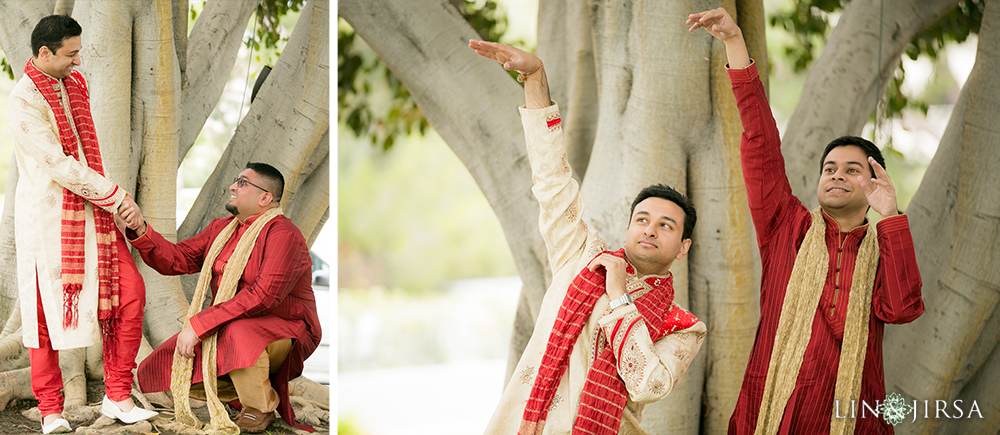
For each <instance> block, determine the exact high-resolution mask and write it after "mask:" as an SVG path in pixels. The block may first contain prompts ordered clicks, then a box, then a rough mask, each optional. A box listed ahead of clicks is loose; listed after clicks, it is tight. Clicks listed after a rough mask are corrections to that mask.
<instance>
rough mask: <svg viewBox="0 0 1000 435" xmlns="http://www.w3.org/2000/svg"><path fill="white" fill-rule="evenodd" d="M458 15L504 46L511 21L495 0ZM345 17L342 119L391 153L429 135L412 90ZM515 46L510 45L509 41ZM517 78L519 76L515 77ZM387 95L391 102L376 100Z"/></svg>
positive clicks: (471, 3) (474, 1)
mask: <svg viewBox="0 0 1000 435" xmlns="http://www.w3.org/2000/svg"><path fill="white" fill-rule="evenodd" d="M460 1H461V3H460V5H459V6H458V11H459V12H460V13H461V14H462V16H463V17H464V18H465V20H466V21H468V22H469V25H470V26H472V28H473V29H474V30H475V31H476V32H477V33H478V34H479V36H480V37H481V38H482V39H483V40H486V41H499V40H500V38H501V36H503V34H504V32H506V30H507V17H506V14H505V13H504V11H503V10H502V9H501V8H500V7H499V6H498V5H497V3H496V2H495V1H494V0H460ZM356 36H357V34H356V33H355V32H354V29H353V28H351V26H350V24H348V23H347V22H346V21H344V19H343V18H338V20H337V102H338V111H337V117H338V120H339V121H341V122H343V123H344V124H345V125H346V126H347V127H348V128H350V129H351V131H352V132H354V135H355V136H357V137H366V138H369V139H370V140H371V143H372V144H373V145H377V146H380V147H381V148H382V149H385V150H388V149H389V148H391V147H392V145H393V144H394V143H395V141H396V139H397V138H398V137H401V136H406V135H410V134H413V133H419V134H421V135H422V134H424V132H425V131H426V130H427V127H428V124H427V119H426V118H424V115H423V113H421V112H420V109H419V108H418V107H417V104H416V103H415V102H414V101H413V98H412V97H411V96H410V92H409V91H408V90H407V89H406V86H403V84H402V83H401V82H400V81H399V80H398V79H396V77H395V76H393V75H392V72H391V71H389V69H388V68H387V67H386V66H385V64H384V63H382V61H381V60H379V59H378V58H377V57H376V56H375V53H373V52H372V51H371V49H370V48H368V46H367V45H366V44H365V43H364V41H362V40H361V38H357V37H356ZM508 42H510V41H508ZM511 76H512V77H513V76H514V74H512V75H511ZM376 90H387V91H388V92H387V93H388V96H389V97H388V98H387V99H381V100H380V99H378V98H374V99H373V98H372V97H371V94H372V93H373V91H376Z"/></svg>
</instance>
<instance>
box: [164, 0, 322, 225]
mask: <svg viewBox="0 0 1000 435" xmlns="http://www.w3.org/2000/svg"><path fill="white" fill-rule="evenodd" d="M328 7H329V4H328V3H327V2H325V1H310V2H309V3H307V4H306V6H305V8H304V9H303V11H302V15H300V16H299V21H298V23H297V24H296V26H295V30H294V31H293V32H292V36H291V38H290V39H289V40H288V44H287V45H286V46H285V50H284V51H283V52H282V54H281V57H279V58H278V62H277V64H276V65H275V66H274V70H273V71H271V74H270V75H269V76H268V78H267V80H266V81H265V82H264V84H263V85H262V86H261V88H260V90H259V91H258V94H257V99H256V100H255V101H254V103H253V104H251V105H250V111H249V112H248V113H247V115H246V117H244V118H243V121H242V122H240V125H239V126H238V127H237V128H236V134H234V135H233V138H232V140H231V141H230V143H229V146H228V147H227V148H226V150H225V151H223V156H224V157H223V158H222V159H221V160H220V161H219V164H218V165H216V167H215V170H214V171H213V172H212V175H210V176H209V178H208V180H206V181H205V187H203V188H202V189H201V193H200V194H199V195H198V199H197V200H196V201H195V203H194V205H193V206H192V207H191V210H190V212H189V213H188V215H187V218H185V219H184V223H183V224H181V227H180V228H179V229H178V230H177V231H178V240H183V239H187V238H189V237H191V236H193V235H195V234H196V233H197V232H198V231H200V230H201V229H202V228H204V227H205V226H206V225H207V224H208V223H209V222H210V221H211V220H212V219H215V218H220V217H225V216H228V212H226V211H225V209H224V208H223V205H224V204H225V202H226V200H227V198H228V197H229V192H228V190H226V188H227V187H228V186H229V182H228V180H232V179H233V178H235V177H236V175H237V174H238V173H239V172H240V171H242V170H243V168H244V165H245V164H246V163H247V162H251V161H254V162H267V163H269V164H271V165H273V166H275V167H276V168H278V170H280V171H281V173H282V175H284V177H285V192H284V195H282V196H283V197H282V200H281V202H282V205H283V207H285V209H286V210H288V209H290V208H291V207H292V206H293V205H294V203H295V201H296V192H297V191H298V190H299V187H300V186H301V185H302V183H303V182H304V181H305V180H306V177H307V176H308V175H309V174H311V173H312V172H313V170H314V168H315V167H316V165H318V164H319V162H320V161H322V160H323V158H324V156H325V155H326V154H327V153H329V145H328V143H329V141H328V140H326V141H322V139H323V138H324V137H326V135H327V134H328V131H329V129H330V112H329V108H328V106H329V101H330V82H329V71H330V60H329V47H330V41H329V37H328V36H327V35H328V34H329V28H330V23H329V21H328V16H329V9H327V8H328ZM322 146H326V147H327V151H326V152H321V151H317V148H320V147H322ZM226 156H228V158H227V157H226ZM220 180H227V181H221V182H220ZM325 199H326V201H329V196H327V197H325ZM313 205H314V206H316V204H313ZM321 208H322V206H321ZM311 230H312V228H305V229H303V231H304V232H306V231H310V232H311Z"/></svg>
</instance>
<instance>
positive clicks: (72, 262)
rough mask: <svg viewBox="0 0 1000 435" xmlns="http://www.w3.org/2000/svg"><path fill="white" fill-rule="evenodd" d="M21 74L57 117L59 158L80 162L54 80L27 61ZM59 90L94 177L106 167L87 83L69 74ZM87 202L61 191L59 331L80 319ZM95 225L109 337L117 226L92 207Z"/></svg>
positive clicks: (101, 305)
mask: <svg viewBox="0 0 1000 435" xmlns="http://www.w3.org/2000/svg"><path fill="white" fill-rule="evenodd" d="M24 73H25V74H27V75H28V77H30V78H31V81H32V82H34V83H35V86H36V87H37V88H38V91H39V92H41V94H42V96H43V97H45V101H46V102H48V103H49V107H51V108H52V112H53V113H54V114H55V116H56V123H57V127H58V128H59V142H60V143H61V144H62V148H63V153H65V154H66V155H67V156H70V157H73V158H74V159H77V160H80V156H79V153H78V150H79V149H80V144H79V142H78V141H77V136H76V135H75V134H73V127H72V126H70V124H69V121H68V120H67V118H66V111H65V110H64V109H63V106H62V104H61V102H60V99H59V95H57V94H56V92H55V89H53V85H56V84H58V81H57V80H56V79H52V78H50V77H48V76H46V75H45V74H43V73H42V72H41V71H39V70H38V69H37V68H35V66H34V65H33V64H32V63H31V61H30V60H29V61H28V64H27V65H25V66H24ZM62 82H63V85H64V86H63V87H64V88H65V89H66V92H67V93H68V95H69V106H70V112H71V114H72V116H73V123H74V124H75V125H76V131H77V133H78V134H79V135H80V141H82V142H83V154H84V156H85V157H86V159H87V165H88V166H89V167H90V169H93V170H94V171H96V172H97V173H98V174H101V175H104V164H103V161H102V159H101V149H100V147H99V146H98V144H97V131H96V130H95V129H94V121H93V118H91V116H90V94H89V92H88V91H87V85H86V82H84V80H83V76H82V75H81V74H80V73H79V72H78V71H75V70H74V71H73V72H72V74H70V76H69V77H66V78H64V79H63V80H62ZM117 192H118V187H117V186H116V187H115V189H114V190H113V191H112V192H111V194H110V195H108V196H107V197H106V198H94V199H90V200H91V201H94V202H97V203H99V202H101V201H102V200H103V201H107V200H108V199H109V198H111V197H113V196H114V195H115V194H116V193H117ZM86 201H87V199H84V198H83V197H81V196H80V195H77V194H76V193H73V192H72V191H70V190H69V189H67V188H65V187H64V188H63V200H62V221H61V231H62V236H61V240H62V265H61V267H62V283H63V328H66V329H72V328H76V327H77V324H78V320H79V317H80V316H79V309H78V306H79V300H80V292H81V291H83V280H84V275H85V271H84V264H85V261H86V259H85V256H84V251H85V246H84V240H85V233H86V217H85V216H86V214H85V210H86V209H85V205H86ZM94 224H95V227H96V230H97V279H98V283H99V286H98V289H99V290H98V293H99V295H100V296H99V301H98V316H97V318H98V319H100V320H101V332H102V334H104V335H105V337H108V336H110V335H112V334H113V326H112V322H111V319H112V318H113V311H114V308H115V307H117V306H118V298H119V289H118V263H117V262H116V261H115V255H114V252H115V251H114V248H115V247H114V241H115V234H114V231H116V230H115V223H114V217H113V216H112V215H111V213H109V212H107V211H104V210H103V209H101V208H98V207H95V208H94ZM104 343H105V349H104V351H105V353H108V352H109V351H110V349H109V346H108V345H107V344H108V343H111V344H113V340H105V341H104Z"/></svg>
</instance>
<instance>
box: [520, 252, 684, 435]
mask: <svg viewBox="0 0 1000 435" xmlns="http://www.w3.org/2000/svg"><path fill="white" fill-rule="evenodd" d="M602 254H611V255H614V256H616V257H619V258H624V257H625V250H624V249H619V250H618V251H616V252H610V251H605V252H602V253H601V254H597V256H600V255H602ZM595 258H596V256H595ZM628 268H629V273H632V272H633V271H634V269H632V265H631V264H630V265H628ZM606 273H607V272H606V271H605V270H604V268H598V270H597V271H595V272H591V271H590V270H589V269H588V268H586V267H584V268H583V270H582V271H580V273H579V274H577V275H576V278H574V279H573V282H572V284H570V287H569V289H568V290H567V292H566V297H565V298H564V299H563V303H562V306H560V307H559V313H558V315H557V316H556V321H555V324H554V325H553V326H552V333H551V334H550V335H549V341H548V344H547V345H546V348H545V354H544V355H543V356H542V362H541V365H540V367H539V368H538V376H537V377H536V378H535V383H534V385H532V388H531V395H530V396H529V397H528V402H527V404H526V405H525V408H524V417H523V420H522V421H521V427H520V429H519V430H518V433H519V434H521V435H535V434H541V433H542V428H543V427H544V426H545V418H546V416H547V415H548V411H549V407H550V406H551V404H552V397H553V396H554V395H555V392H556V387H558V385H559V380H560V379H561V378H562V375H563V373H564V372H565V371H566V366H567V362H568V361H569V354H570V351H571V350H572V349H573V345H574V344H575V343H576V340H577V338H578V337H579V336H580V332H581V331H582V330H583V325H584V324H586V322H587V319H588V318H590V315H591V313H592V312H593V311H594V305H595V304H596V303H597V300H598V298H600V297H601V296H602V295H604V294H605V293H606V290H605V284H604V280H605V275H606ZM650 281H652V282H650ZM647 282H648V283H649V284H650V285H653V289H652V290H650V291H649V292H647V293H646V294H644V295H641V296H640V297H639V298H637V299H636V300H635V306H636V308H637V309H638V310H639V314H640V315H641V316H642V320H640V321H643V322H644V323H645V324H646V328H647V329H648V330H649V335H650V338H652V339H653V341H654V342H655V341H656V340H659V339H660V338H661V337H663V336H665V335H667V334H670V333H673V332H674V331H678V330H681V329H686V328H690V327H691V326H693V325H694V323H697V321H698V319H696V318H694V316H690V315H688V316H668V314H670V313H671V312H672V311H674V310H672V309H671V308H672V307H673V300H674V286H673V276H669V277H667V278H656V279H654V278H649V279H648V281H647ZM655 283H658V285H657V284H655ZM678 310H679V308H678ZM675 317H676V318H675ZM690 319H694V321H693V322H692V321H691V320H690ZM634 326H635V324H632V325H628V328H629V329H632V328H633V327H634ZM598 331H599V332H598V333H599V334H603V330H600V329H599V330H598ZM626 334H627V332H626ZM600 342H601V343H603V346H599V347H598V348H597V349H596V350H595V352H596V353H597V357H596V358H595V360H594V363H593V365H591V366H590V369H589V370H588V371H587V379H586V382H585V383H584V386H583V392H582V394H581V396H580V408H579V409H578V410H577V414H576V422H575V423H574V427H573V433H574V434H579V433H586V434H609V435H610V434H617V433H618V428H619V427H620V426H621V419H622V412H623V410H624V408H625V403H626V400H627V399H628V391H627V390H626V388H625V383H624V381H622V379H621V376H620V375H619V374H618V369H617V367H618V364H617V361H618V358H617V356H616V355H615V353H614V350H613V349H612V346H611V338H608V339H605V340H600Z"/></svg>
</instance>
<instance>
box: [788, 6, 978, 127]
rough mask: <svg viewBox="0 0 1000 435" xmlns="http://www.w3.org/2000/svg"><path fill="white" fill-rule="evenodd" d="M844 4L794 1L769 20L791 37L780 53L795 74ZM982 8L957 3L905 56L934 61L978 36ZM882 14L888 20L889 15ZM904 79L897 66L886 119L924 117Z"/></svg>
mask: <svg viewBox="0 0 1000 435" xmlns="http://www.w3.org/2000/svg"><path fill="white" fill-rule="evenodd" d="M847 3H848V2H847V1H841V0H794V8H791V9H785V10H780V11H778V12H776V13H774V14H772V15H771V16H770V20H769V21H770V25H771V27H777V28H781V29H784V30H785V31H787V32H788V33H790V34H791V35H793V38H792V39H791V41H789V42H788V43H786V44H784V46H783V47H782V50H783V52H784V55H785V58H786V59H788V60H789V61H791V63H792V65H793V67H794V70H795V71H796V72H799V71H805V70H806V69H807V68H808V67H809V66H810V65H811V64H812V62H813V61H814V60H815V59H816V58H817V57H818V56H819V53H821V52H822V50H823V43H824V41H825V40H826V38H827V36H828V35H829V33H830V30H831V29H832V27H831V25H830V20H831V18H832V17H834V16H835V15H837V14H839V13H841V12H842V11H843V9H844V6H845V5H846V4H847ZM915 6H916V5H915ZM984 7H985V0H961V1H960V2H959V4H958V6H957V7H955V8H954V9H952V10H951V11H949V12H948V13H947V14H946V15H945V16H944V17H942V18H941V19H939V20H938V21H937V22H935V23H934V24H931V25H930V26H929V27H927V28H926V29H924V30H923V31H922V32H920V33H918V34H917V36H916V37H914V38H913V40H912V41H910V43H909V44H908V45H907V47H906V55H907V56H909V58H910V59H913V60H916V59H917V58H918V57H920V56H921V55H926V56H928V57H930V58H931V59H932V60H933V59H936V58H937V57H938V55H939V53H940V52H941V49H942V48H943V47H944V46H945V44H947V43H949V42H964V41H965V40H966V39H967V38H968V37H969V35H971V34H976V33H979V26H980V24H981V23H982V20H983V8H984ZM885 13H886V17H889V16H891V14H892V11H885ZM889 30H890V29H886V31H889ZM885 37H888V36H885ZM905 77H906V71H905V70H904V69H903V66H902V64H900V66H899V67H898V68H897V70H896V72H895V73H894V74H893V77H892V81H891V82H890V83H889V87H888V90H887V96H886V101H885V116H886V118H892V117H894V116H898V115H899V114H900V113H901V112H902V110H903V109H904V108H907V107H911V108H916V109H919V110H920V111H921V112H923V113H924V114H926V113H927V108H928V103H927V101H926V100H924V99H921V98H919V97H918V96H913V95H906V94H905V93H904V92H903V91H902V90H901V89H900V85H902V83H903V80H904V79H905Z"/></svg>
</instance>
